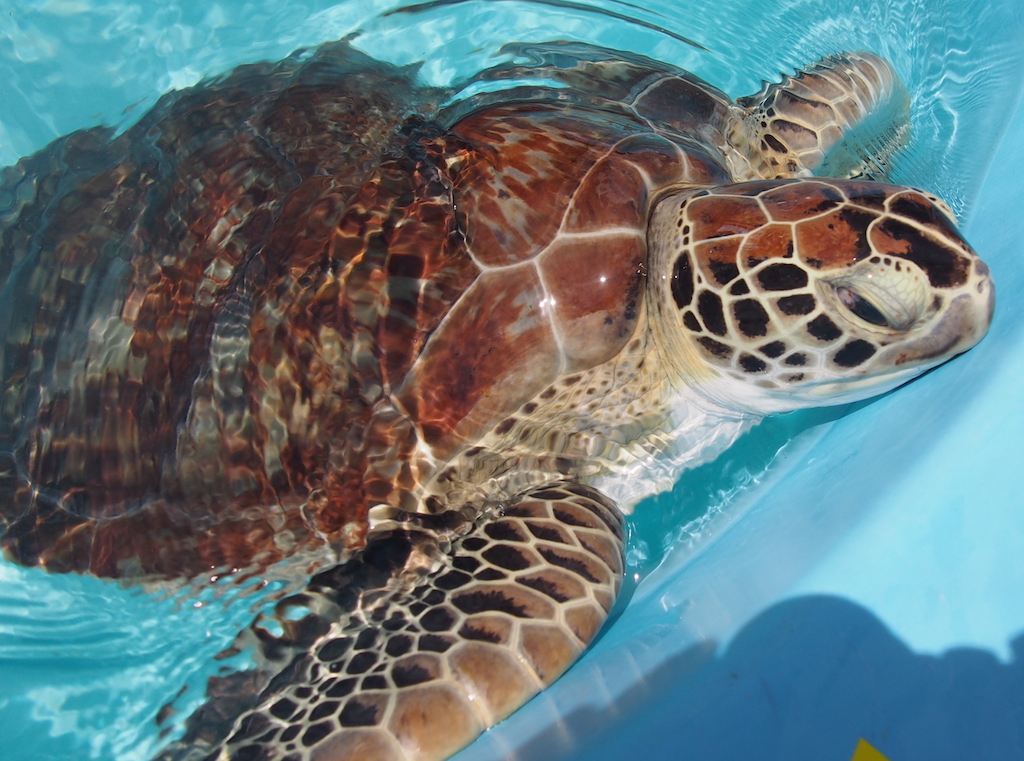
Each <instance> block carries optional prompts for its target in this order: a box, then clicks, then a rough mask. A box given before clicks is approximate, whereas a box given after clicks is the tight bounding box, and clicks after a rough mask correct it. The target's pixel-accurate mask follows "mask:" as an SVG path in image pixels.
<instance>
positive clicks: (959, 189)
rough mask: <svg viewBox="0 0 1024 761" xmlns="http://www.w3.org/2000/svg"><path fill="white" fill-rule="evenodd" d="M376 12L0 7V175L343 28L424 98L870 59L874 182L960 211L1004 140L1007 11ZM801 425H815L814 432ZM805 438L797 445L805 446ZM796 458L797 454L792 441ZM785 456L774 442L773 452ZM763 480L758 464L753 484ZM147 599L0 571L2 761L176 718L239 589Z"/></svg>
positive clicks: (734, 492) (732, 479) (765, 457)
mask: <svg viewBox="0 0 1024 761" xmlns="http://www.w3.org/2000/svg"><path fill="white" fill-rule="evenodd" d="M400 5H401V4H400V3H395V2H386V1H385V0H372V1H371V0H358V1H356V0H352V1H351V2H343V3H334V2H329V1H327V0H319V1H318V0H309V1H308V2H301V1H299V0H287V1H285V0H280V1H272V2H259V3H256V2H219V3H200V2H177V3H173V2H163V1H162V0H147V1H145V2H99V1H98V0H95V1H93V0H30V1H28V2H25V1H24V0H3V2H0V83H2V84H0V165H4V164H8V163H13V162H14V161H16V160H17V158H18V157H19V156H21V155H25V154H28V153H31V152H33V151H35V150H37V149H39V148H41V147H42V146H44V145H45V144H46V143H47V142H48V141H49V140H51V139H53V138H54V137H57V136H58V135H61V134H64V133H66V132H69V131H72V130H74V129H78V128H83V127H87V126H92V125H94V124H97V123H107V124H111V125H116V126H120V127H125V126H127V125H129V124H130V123H132V121H134V120H135V119H136V118H137V117H138V116H139V115H140V114H141V113H143V112H144V111H145V110H146V109H147V108H148V107H150V106H151V105H152V104H153V103H154V102H155V100H156V98H157V97H158V96H159V95H160V93H162V92H163V91H166V90H168V89H171V88H175V87H185V86H189V85H192V84H194V83H195V82H197V81H199V80H200V79H201V78H202V77H204V76H207V75H211V74H216V73H218V72H221V71H224V70H226V69H228V68H230V67H231V66H234V65H236V64H238V63H242V62H248V61H254V60H260V59H278V58H282V57H284V56H285V55H287V54H289V53H290V52H292V51H293V50H294V49H296V48H299V47H303V46H310V45H315V44H317V43H319V42H321V41H324V40H329V39H337V38H340V37H343V36H345V35H348V34H351V33H353V32H356V31H357V30H361V31H360V32H359V33H358V34H357V36H356V38H355V44H356V46H357V47H359V48H361V49H362V50H364V51H365V52H367V53H369V54H370V55H373V56H375V57H378V58H381V59H384V60H388V61H391V62H394V63H399V64H409V63H415V62H420V61H422V62H423V63H422V68H421V78H422V79H423V81H424V82H425V83H427V84H432V85H439V86H445V85H449V84H451V83H452V82H454V81H458V80H460V79H464V78H466V77H468V76H470V75H471V74H473V73H474V72H476V71H479V70H480V69H482V68H485V67H487V66H490V65H493V64H494V63H495V57H494V56H495V54H496V52H497V51H498V49H499V48H500V47H501V46H502V45H503V44H504V43H506V42H509V41H523V42H530V41H546V40H551V39H578V40H583V41H586V42H590V43H593V44H598V45H604V46H607V47H612V48H620V49H630V50H634V51H636V52H639V53H643V54H645V55H648V56H651V57H653V58H656V59H660V60H664V61H666V62H670V63H673V64H675V65H679V66H683V67H684V68H687V69H690V70H692V71H694V72H695V73H697V74H698V75H700V76H702V77H704V78H705V79H707V80H709V81H710V82H712V83H713V84H715V85H717V86H718V87H720V88H722V89H724V90H726V91H727V92H728V93H729V94H731V95H733V96H739V95H744V94H747V93H750V92H754V91H756V90H757V89H758V88H759V87H760V80H761V79H762V78H766V79H771V78H773V77H774V76H775V73H776V72H777V71H780V70H787V71H788V70H792V69H793V68H796V67H798V66H800V65H802V64H805V63H807V62H809V61H811V60H814V59H815V58H818V57H820V56H821V55H823V54H826V53H830V52H835V51H837V50H847V49H859V48H864V49H870V50H874V51H877V52H879V53H881V54H883V55H885V56H886V57H888V58H889V59H890V60H892V61H893V63H894V64H895V66H896V68H897V70H898V71H899V72H900V74H901V76H902V77H903V78H904V80H905V82H906V83H907V85H908V89H909V90H910V93H911V97H912V100H913V114H912V123H913V130H914V133H913V142H912V145H911V147H910V149H909V150H908V151H907V152H906V153H905V154H904V155H903V156H902V158H901V160H900V162H899V164H898V165H897V168H896V171H895V174H894V179H895V180H898V181H900V182H903V183H906V184H911V185H920V186H924V187H927V188H928V189H930V190H933V191H935V192H938V193H939V194H940V195H942V196H944V197H945V198H946V199H947V200H948V201H949V202H950V203H951V205H952V206H953V207H954V209H955V210H956V211H958V213H960V214H964V213H968V212H969V210H970V206H971V203H972V201H973V199H974V198H975V196H976V194H977V191H978V188H979V186H980V184H981V182H982V180H983V178H984V175H985V171H986V169H987V163H988V161H989V159H990V157H991V155H992V153H993V152H994V149H995V146H996V144H997V141H998V138H999V137H1000V136H1001V134H1002V130H1003V129H1005V124H1006V121H1007V120H1008V118H1009V116H1010V113H1011V112H1012V107H1013V105H1014V104H1015V103H1016V100H1017V97H1018V95H1019V92H1020V84H1021V76H1022V72H1024V60H1022V59H1024V44H1022V39H1024V37H1022V30H1024V24H1022V18H1021V16H1022V12H1021V10H1019V9H1017V8H1016V7H1015V2H1013V0H1011V2H1007V3H1005V4H1004V5H1003V6H999V5H995V4H988V3H971V2H946V3H937V2H936V3H929V4H926V3H924V2H916V1H914V0H902V1H894V2H888V3H885V2H866V3H863V4H859V5H857V6H855V7H851V5H850V4H849V3H846V2H839V1H838V0H837V1H836V2H814V1H811V0H802V1H801V0H790V1H788V2H786V1H783V2H776V3H770V2H759V3H754V2H750V0H716V1H715V2H689V1H687V2H681V1H678V0H677V2H670V1H669V0H652V2H649V3H645V4H644V8H643V9H642V10H638V9H635V8H634V9H633V10H630V8H629V6H628V5H627V4H625V3H618V2H604V3H590V5H593V6H595V7H599V8H604V9H607V10H609V11H612V12H614V13H616V14H621V13H627V12H631V13H635V14H636V16H637V17H638V18H640V19H641V20H643V21H644V22H645V23H647V24H649V25H655V26H661V27H664V28H665V29H667V30H669V31H671V32H672V33H674V34H675V35H677V36H681V37H686V38H689V39H691V40H693V41H695V42H696V43H698V44H699V45H701V46H703V47H704V48H706V50H702V49H700V48H698V47H696V46H694V45H690V44H687V43H686V42H684V41H682V40H680V39H679V38H678V37H672V36H669V35H667V34H661V33H659V32H657V31H656V30H654V29H652V28H650V26H639V25H630V24H627V23H626V22H625V21H623V20H622V19H621V18H616V17H614V16H612V15H603V14H599V13H594V12H587V11H585V10H582V9H580V8H574V7H569V6H571V5H572V4H562V5H561V6H559V5H557V4H539V3H531V2H527V1H526V0H523V1H521V2H511V1H510V2H490V3H488V2H484V1H482V0H480V1H478V2H465V3H460V4H443V5H439V6H437V7H431V8H426V9H423V10H422V11H420V12H417V13H402V14H393V15H384V14H385V12H386V11H389V10H393V9H395V8H398V7H400ZM836 414H839V413H838V412H836V411H831V412H815V413H806V414H797V415H791V416H788V417H785V418H780V419H776V420H772V421H769V422H767V423H765V424H764V425H763V426H761V427H760V428H759V429H757V430H755V431H754V432H753V433H752V434H750V435H749V436H747V437H746V438H745V439H743V440H742V441H741V442H740V443H739V444H738V445H737V447H736V448H734V449H733V450H732V451H731V452H730V453H728V454H727V455H726V456H725V457H723V458H722V459H721V460H720V461H719V462H718V463H714V464H711V465H708V466H705V467H703V468H700V469H698V470H696V471H693V472H692V473H690V474H687V475H686V476H684V479H683V480H682V481H681V482H680V485H679V486H677V488H676V489H675V490H673V491H672V492H671V493H668V494H665V495H661V496H659V497H657V498H655V499H653V500H651V501H650V502H648V503H647V504H645V505H642V506H641V507H640V508H639V509H638V513H637V516H636V517H635V519H634V520H633V525H632V532H633V538H632V541H633V548H634V549H633V553H632V555H631V561H632V563H631V571H632V572H634V573H636V574H639V575H640V576H641V577H642V576H643V575H644V574H646V573H648V572H650V570H651V569H652V568H654V567H655V566H657V564H658V563H659V562H660V561H661V559H662V558H663V557H664V555H665V553H666V552H667V551H668V550H669V549H670V548H672V547H678V546H680V545H683V546H685V547H689V548H691V550H694V551H695V550H696V549H699V547H700V545H701V542H703V541H706V539H707V538H708V537H709V536H712V535H714V533H715V531H717V530H719V528H718V526H719V524H718V523H716V516H728V515H730V513H729V508H730V506H732V505H733V504H734V503H735V500H736V499H737V497H738V496H739V495H748V496H749V495H750V494H751V491H752V490H756V489H759V488H764V486H765V483H766V482H768V481H770V480H771V478H770V475H771V474H772V473H773V472H776V473H777V471H778V470H779V468H780V467H793V466H794V465H798V464H799V457H790V458H788V460H787V462H786V464H785V465H784V466H779V465H777V463H778V462H779V461H780V460H786V459H787V458H786V457H785V456H783V457H782V458H780V459H776V458H777V454H778V453H780V452H782V453H783V455H785V453H786V452H787V445H789V442H791V440H792V439H793V437H794V436H795V435H797V434H798V433H800V432H801V431H805V430H807V429H808V428H813V426H816V425H821V426H825V425H827V423H828V422H829V421H830V420H831V419H833V417H834V416H835V415H836ZM815 430H819V429H815ZM814 435H815V434H814V432H813V431H812V433H810V434H808V436H809V437H810V439H813V437H814ZM803 445H804V446H806V445H807V440H804V441H803ZM790 448H791V447H790ZM773 469H774V470H773ZM227 597H228V599H213V598H202V597H200V598H195V597H186V598H173V597H171V598H166V597H164V598H161V597H160V596H154V595H152V594H145V593H142V592H139V591H136V590H130V589H124V588H121V587H119V586H116V585H114V584H111V583H107V582H101V581H98V580H95V579H89V578H79V577H51V576H47V575H46V574H43V573H41V572H38V571H35V570H24V569H19V568H15V567H13V566H10V565H7V564H0V669H2V673H3V678H2V679H0V729H2V730H3V735H4V738H5V740H6V741H7V742H6V748H5V753H6V756H5V757H6V758H8V759H10V761H21V760H22V759H24V761H28V759H33V760H35V759H66V758H82V757H88V758H97V759H104V760H106V759H125V760H127V759H145V758H148V757H149V756H150V755H151V753H152V751H153V749H154V748H155V747H156V746H157V745H158V744H159V740H158V737H157V732H156V728H155V724H154V723H153V718H154V716H155V715H156V713H157V711H158V710H159V708H160V707H161V706H162V705H163V704H164V703H166V702H167V701H169V700H170V699H172V698H173V697H174V696H175V694H176V693H177V692H178V690H179V689H180V688H181V686H182V685H185V684H191V687H190V690H189V692H188V693H187V694H186V695H185V697H184V699H183V700H181V701H178V703H176V705H177V706H178V707H179V708H180V709H181V710H182V714H181V715H186V714H187V713H188V711H189V710H190V708H191V707H192V706H194V705H195V704H196V703H197V702H198V701H199V699H200V697H201V692H202V682H203V680H204V679H205V677H206V676H208V675H210V674H213V673H216V669H217V667H218V664H216V663H214V661H213V660H212V659H213V656H214V655H215V654H216V653H217V652H219V651H220V650H222V649H223V648H224V647H226V646H227V645H229V644H230V642H231V640H232V638H233V635H234V632H235V631H237V630H238V629H239V628H241V627H242V626H243V625H244V624H245V623H247V622H248V620H249V619H250V618H251V615H252V612H251V611H252V606H253V604H254V603H255V602H256V600H258V599H259V595H254V596H250V597H234V598H231V596H230V595H229V596H227Z"/></svg>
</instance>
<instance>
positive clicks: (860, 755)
mask: <svg viewBox="0 0 1024 761" xmlns="http://www.w3.org/2000/svg"><path fill="white" fill-rule="evenodd" d="M850 761H889V759H888V758H886V757H885V756H883V755H882V751H880V750H878V748H876V747H875V746H874V745H872V744H871V743H869V742H868V741H867V740H865V739H864V738H863V737H862V738H860V740H858V741H857V747H856V748H855V749H854V751H853V758H851V759H850Z"/></svg>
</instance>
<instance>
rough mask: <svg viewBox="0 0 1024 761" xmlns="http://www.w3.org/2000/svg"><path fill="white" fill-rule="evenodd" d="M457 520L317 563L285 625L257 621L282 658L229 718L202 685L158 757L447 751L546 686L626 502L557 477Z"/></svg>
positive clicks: (598, 609) (612, 559)
mask: <svg viewBox="0 0 1024 761" xmlns="http://www.w3.org/2000/svg"><path fill="white" fill-rule="evenodd" d="M459 520H460V519H458V518H455V517H454V515H449V516H447V517H446V516H444V515H442V516H424V517H422V518H415V519H413V520H410V521H409V523H408V524H407V525H406V526H404V527H403V528H401V529H396V530H393V531H390V532H388V533H387V534H386V535H385V536H382V537H380V538H379V539H377V540H375V541H373V542H372V543H371V544H370V546H369V547H368V548H367V550H366V551H365V552H364V553H363V555H362V557H361V558H359V559H357V560H355V561H352V562H349V563H346V564H343V565H339V566H337V567H335V568H333V569H331V570H329V571H326V572H324V573H321V574H319V575H317V576H315V577H314V578H313V579H312V580H311V582H310V584H309V587H308V588H307V590H306V591H304V592H303V593H301V594H298V595H294V596H293V597H291V598H287V599H286V600H284V601H282V602H281V603H279V604H278V606H277V609H276V611H277V612H276V616H275V620H276V624H277V626H276V627H273V628H277V629H278V631H283V632H284V633H283V634H282V635H280V636H273V635H271V634H270V633H269V632H268V630H267V625H268V623H269V622H268V621H267V620H263V621H260V620H257V622H256V623H255V624H254V625H253V627H252V628H251V629H250V630H249V632H248V633H247V635H248V636H249V637H252V636H253V635H255V636H256V637H257V639H258V640H259V645H258V647H259V648H260V650H261V651H262V652H261V655H262V657H264V658H265V659H267V660H268V661H277V663H278V666H279V667H283V668H281V670H280V672H279V673H278V674H277V675H276V676H275V677H273V678H272V679H271V680H270V681H269V684H268V685H267V686H266V687H265V688H257V689H262V692H261V693H260V694H259V695H258V697H256V698H255V700H250V701H249V703H250V705H251V706H254V707H251V708H248V709H247V710H244V711H243V712H242V713H241V715H240V716H238V718H237V719H236V720H235V721H234V722H233V723H231V722H230V720H225V718H224V717H225V709H224V708H223V707H221V706H218V705H215V703H216V701H215V700H214V699H213V698H211V700H210V702H208V703H207V704H206V705H205V706H203V707H202V708H200V709H199V710H198V711H197V712H196V713H195V714H194V715H193V716H192V718H191V719H190V720H189V728H188V731H187V733H186V736H185V738H184V739H183V740H182V741H181V742H179V743H176V744H175V746H172V747H171V748H168V750H167V751H165V752H164V754H162V755H161V758H164V759H171V758H173V759H209V760H211V761H212V760H213V759H218V760H220V761H226V759H235V760H236V761H269V760H270V759H280V760H281V761H300V760H301V761H307V760H309V761H327V760H328V759H329V760H330V761H345V760H347V759H353V761H354V760H356V759H359V760H360V761H364V760H369V759H373V760H374V761H387V760H390V759H396V760H398V759H402V760H409V761H411V760H412V759H417V761H419V760H421V759H422V760H423V761H427V760H428V759H443V758H447V757H448V756H449V755H451V754H453V753H455V752H456V751H457V750H459V749H460V748H462V747H464V746H465V745H467V744H468V743H470V742H471V741H472V740H473V739H474V738H475V737H476V736H477V735H479V734H480V732H482V731H483V730H484V729H486V728H487V727H490V726H492V725H493V724H495V723H497V722H498V721H501V720H502V719H504V718H505V717H506V716H508V715H509V714H510V713H512V712H513V711H515V710H516V709H517V708H519V706H521V705H522V704H523V703H525V702H526V701H527V700H528V699H529V698H530V697H532V696H533V695H534V694H536V693H537V692H538V691H540V690H541V689H543V688H544V687H546V686H547V685H549V684H551V682H553V681H554V680H555V679H556V678H558V676H559V675H561V674H562V672H563V671H565V669H566V668H568V667H569V665H570V664H572V662H573V661H575V660H576V658H577V657H578V656H579V655H580V654H581V653H582V652H583V650H584V648H585V647H586V646H587V644H588V643H589V642H590V640H591V639H592V638H593V636H594V634H596V632H597V630H598V629H599V628H600V626H601V624H602V623H603V622H604V620H605V618H606V616H607V614H608V611H609V609H610V608H611V606H612V603H613V602H614V600H615V595H616V593H617V592H618V588H619V583H620V580H621V578H622V571H623V555H622V552H623V520H622V516H621V514H620V513H619V511H618V510H617V509H616V508H615V506H614V505H613V504H612V503H611V502H610V501H609V500H608V499H607V498H606V497H604V496H603V495H601V494H600V493H598V492H596V491H594V490H593V489H591V488H589V487H586V486H581V485H579V484H571V483H556V484H550V485H548V486H544V487H540V488H535V489H533V490H531V491H529V492H526V493H524V494H523V495H522V496H521V497H520V498H519V499H517V500H514V501H513V502H512V503H511V504H510V505H509V506H507V507H505V508H504V509H503V510H501V511H500V512H499V513H497V514H491V515H484V516H482V517H480V518H478V519H477V520H476V521H475V522H474V523H470V522H469V521H466V520H463V521H462V524H463V525H462V526H458V525H453V524H454V523H457V522H458V521H459ZM415 523H419V524H420V525H418V526H417V525H414V524H415ZM430 523H437V524H438V525H431V526H430V527H429V528H428V527H427V524H430ZM445 524H446V525H445ZM296 610H298V611H302V612H304V611H307V610H308V613H306V614H305V615H304V616H302V617H301V618H299V619H298V620H289V618H296V616H295V615H294V613H295V611H296ZM289 612H291V613H292V614H291V615H289ZM247 635H243V638H244V637H245V636H247ZM240 676H241V675H240ZM239 681H240V683H242V684H249V685H252V684H254V682H253V680H249V681H248V682H246V681H245V680H239ZM244 689H250V690H251V689H252V687H248V688H244ZM251 694H255V693H254V692H253V693H251ZM233 701H234V704H235V705H236V706H237V705H240V704H239V703H238V702H237V696H235V698H233ZM242 704H243V705H244V703H242ZM235 710H237V708H236V709H235ZM224 736H227V740H226V741H224V740H223V739H222V738H223V737H224Z"/></svg>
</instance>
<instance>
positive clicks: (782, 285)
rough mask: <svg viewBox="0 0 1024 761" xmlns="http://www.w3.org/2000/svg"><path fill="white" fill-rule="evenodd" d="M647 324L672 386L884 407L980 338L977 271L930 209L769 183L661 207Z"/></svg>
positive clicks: (867, 193) (835, 188)
mask: <svg viewBox="0 0 1024 761" xmlns="http://www.w3.org/2000/svg"><path fill="white" fill-rule="evenodd" d="M649 246H650V279H649V287H650V288H651V289H652V293H651V304H652V320H653V325H654V327H655V330H656V332H657V333H658V334H659V335H660V337H661V339H660V340H661V342H662V343H663V344H666V346H665V348H664V349H663V351H665V352H666V353H667V354H668V355H669V356H671V357H672V360H671V361H672V364H673V365H674V367H675V368H676V370H677V371H678V373H679V374H680V375H681V377H682V380H683V382H685V383H687V384H689V385H692V386H693V387H694V388H695V389H696V390H698V391H699V392H700V393H702V394H704V395H706V396H709V397H710V398H712V399H714V400H715V401H717V402H719V403H721V404H725V405H726V406H729V407H734V408H738V409H742V410H747V411H752V412H758V413H768V412H780V411H786V410H793V409H798V408H801V407H811V406H819V405H828V404H840V403H845V402H849V401H854V400H858V399H863V398H866V397H869V396H873V395H875V394H879V393H883V392H885V391H888V390H890V389H892V388H895V387H896V386H899V385H900V384H902V383H905V382H907V381H908V380H910V379H911V378H914V377H916V376H917V375H920V374H921V373H923V372H924V371H926V370H928V369H929V368H931V367H934V366H936V365H938V364H941V363H942V362H944V361H946V360H947V359H950V358H951V357H953V356H956V355H957V354H960V353H962V352H964V351H966V350H968V349H970V348H971V347H972V346H974V345H975V344H976V343H978V341H980V340H981V338H982V336H984V334H985V332H986V330H987V329H988V325H989V322H990V321H991V318H992V309H993V304H994V290H993V285H992V281H991V278H990V277H989V270H988V267H987V266H985V264H984V263H983V262H982V261H981V260H980V259H979V258H978V256H977V255H976V254H975V253H974V252H973V251H972V250H971V248H970V247H969V246H968V245H967V244H966V243H965V242H964V240H963V239H962V238H961V237H960V235H959V233H958V232H957V230H956V227H955V224H954V221H953V216H952V213H951V212H950V211H949V210H948V208H947V207H946V206H945V204H943V203H942V202H941V201H940V200H939V199H938V198H936V197H935V196H932V195H930V194H928V193H924V192H922V191H918V190H912V189H910V188H903V187H897V186H893V185H884V184H880V183H874V182H856V181H841V180H821V179H813V180H772V181H759V182H749V183H742V184H736V185H728V186H724V187H720V188H714V189H708V190H700V191H696V192H694V191H688V192H684V193H679V194H676V195H672V196H669V197H667V198H665V199H663V200H662V201H661V202H660V203H659V205H658V208H657V209H656V210H655V213H654V217H653V219H652V224H651V229H650V232H649Z"/></svg>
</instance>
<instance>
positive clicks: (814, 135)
mask: <svg viewBox="0 0 1024 761" xmlns="http://www.w3.org/2000/svg"><path fill="white" fill-rule="evenodd" d="M736 102H737V104H738V105H740V106H741V107H742V108H744V109H746V111H747V113H748V117H747V119H746V121H747V125H748V126H749V128H750V129H751V131H752V133H753V136H754V140H753V146H752V147H753V149H754V151H755V152H756V153H760V155H761V157H762V158H763V160H764V162H765V166H763V167H761V168H760V170H759V174H760V175H761V176H762V177H764V178H765V179H775V178H788V177H800V176H806V175H807V174H809V173H810V172H814V173H816V174H817V175H818V176H821V177H854V176H857V177H870V178H872V179H876V180H886V179H887V178H888V175H889V170H888V166H889V164H890V162H892V161H893V160H894V156H895V154H897V153H898V152H899V151H900V150H901V149H902V147H903V145H904V143H905V141H906V138H907V130H908V129H909V124H910V122H909V113H910V112H909V107H910V96H909V95H908V94H907V90H906V88H905V87H904V86H903V83H902V82H900V79H899V76H898V75H897V74H896V70H895V69H893V67H892V66H891V65H890V64H889V62H888V61H886V60H884V59H883V58H881V57H879V56H877V55H875V54H874V53H864V52H861V53H842V54H838V55H830V56H826V57H825V58H822V59H821V60H820V61H817V62H816V63H814V64H812V65H810V66H808V67H807V68H805V69H803V70H802V71H799V72H797V73H796V75H794V76H787V77H784V78H783V80H782V81H781V82H778V83H775V84H769V83H767V82H766V83H765V85H764V87H763V88H762V90H761V91H760V92H759V93H757V94H755V95H750V96H747V97H745V98H739V99H737V101H736Z"/></svg>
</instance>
